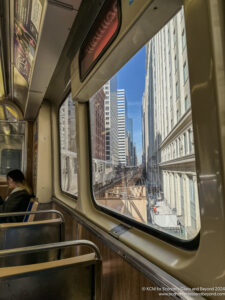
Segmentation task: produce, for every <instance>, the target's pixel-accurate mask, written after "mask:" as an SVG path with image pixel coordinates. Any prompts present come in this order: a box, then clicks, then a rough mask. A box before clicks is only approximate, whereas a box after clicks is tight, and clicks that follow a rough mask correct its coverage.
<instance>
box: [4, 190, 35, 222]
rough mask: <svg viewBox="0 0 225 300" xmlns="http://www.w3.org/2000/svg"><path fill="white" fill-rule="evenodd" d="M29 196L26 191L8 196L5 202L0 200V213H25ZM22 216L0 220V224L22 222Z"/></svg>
mask: <svg viewBox="0 0 225 300" xmlns="http://www.w3.org/2000/svg"><path fill="white" fill-rule="evenodd" d="M30 198H31V195H30V194H28V192H27V191H26V190H20V191H17V192H14V193H11V194H9V196H8V198H7V200H6V201H3V200H2V199H1V200H0V213H8V212H18V211H26V210H27V207H28V204H29V201H30ZM23 219H24V216H15V217H6V218H0V223H11V222H22V221H23Z"/></svg>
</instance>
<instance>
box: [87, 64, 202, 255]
mask: <svg viewBox="0 0 225 300" xmlns="http://www.w3.org/2000/svg"><path fill="white" fill-rule="evenodd" d="M122 67H123V66H122ZM122 67H121V68H122ZM90 113H91V111H90V99H89V101H88V118H87V119H88V143H89V151H88V153H89V169H90V191H91V200H92V203H93V205H94V207H95V208H96V209H97V210H98V211H101V212H103V213H105V214H106V215H109V216H111V217H113V218H116V219H117V220H119V221H121V222H122V223H125V224H126V225H128V226H129V227H134V228H136V229H139V230H141V231H143V232H145V233H147V234H149V235H151V236H154V237H156V238H159V239H160V240H162V241H164V242H166V243H168V244H171V245H172V246H175V247H177V248H180V249H183V250H189V251H194V250H197V249H198V247H199V244H200V231H199V232H198V234H197V235H196V236H195V237H194V238H193V239H191V240H182V239H179V238H178V237H175V236H173V235H170V234H168V233H166V232H163V231H160V230H158V229H156V228H154V227H151V226H150V225H145V224H143V223H140V222H137V221H135V220H134V219H131V218H129V217H127V216H125V215H121V214H119V213H117V212H116V211H113V210H110V209H108V208H106V207H104V206H101V205H100V204H98V203H97V200H96V198H95V194H94V187H93V177H92V174H93V166H92V143H91V117H90ZM106 163H107V161H106Z"/></svg>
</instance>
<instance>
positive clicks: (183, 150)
mask: <svg viewBox="0 0 225 300" xmlns="http://www.w3.org/2000/svg"><path fill="white" fill-rule="evenodd" d="M193 153H194V147H193V131H192V128H191V127H189V128H188V129H187V130H186V131H185V132H184V133H182V134H181V135H179V136H178V137H177V138H176V139H175V140H173V142H172V143H171V144H169V145H168V146H167V147H166V148H165V149H163V150H162V160H161V161H162V162H166V161H168V160H172V159H177V158H179V157H182V156H185V155H190V154H193Z"/></svg>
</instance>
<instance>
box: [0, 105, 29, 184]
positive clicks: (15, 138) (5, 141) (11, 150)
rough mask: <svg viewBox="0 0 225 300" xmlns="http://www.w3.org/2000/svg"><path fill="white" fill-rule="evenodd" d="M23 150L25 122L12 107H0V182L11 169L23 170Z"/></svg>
mask: <svg viewBox="0 0 225 300" xmlns="http://www.w3.org/2000/svg"><path fill="white" fill-rule="evenodd" d="M24 150H25V122H23V121H19V120H18V113H17V112H16V110H15V109H14V108H13V107H11V106H8V105H4V104H2V105H0V160H1V163H0V166H1V167H0V180H2V181H5V175H6V174H7V173H8V172H9V171H10V170H12V169H22V170H23V169H24V157H23V154H24V153H25V151H24Z"/></svg>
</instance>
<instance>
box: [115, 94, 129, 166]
mask: <svg viewBox="0 0 225 300" xmlns="http://www.w3.org/2000/svg"><path fill="white" fill-rule="evenodd" d="M117 111H118V161H119V163H120V164H121V165H126V140H125V139H126V114H127V107H126V95H125V90H124V89H118V90H117Z"/></svg>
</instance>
